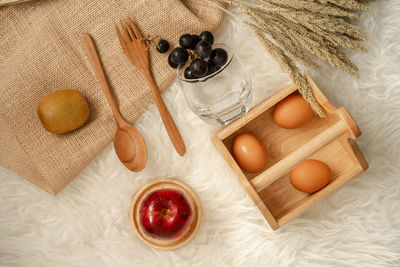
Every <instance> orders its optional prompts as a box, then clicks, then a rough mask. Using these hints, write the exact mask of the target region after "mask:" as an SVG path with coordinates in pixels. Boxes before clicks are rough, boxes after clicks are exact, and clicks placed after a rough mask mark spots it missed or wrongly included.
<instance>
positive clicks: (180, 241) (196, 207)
mask: <svg viewBox="0 0 400 267" xmlns="http://www.w3.org/2000/svg"><path fill="white" fill-rule="evenodd" d="M161 189H174V190H177V191H179V192H182V193H183V194H184V196H185V197H186V198H187V200H188V202H189V204H190V205H191V208H192V212H193V215H192V216H193V217H192V221H191V225H189V226H188V227H187V229H186V230H185V232H184V233H182V235H181V236H180V237H179V238H177V239H155V238H152V237H151V236H149V235H146V234H145V233H144V232H143V229H142V227H141V225H140V218H139V216H140V204H141V203H142V201H143V200H144V199H145V198H146V197H147V196H148V195H149V194H151V193H153V192H154V191H157V190H161ZM129 216H130V219H131V222H132V226H133V229H134V230H135V232H136V235H137V236H138V237H139V239H140V240H142V241H143V242H144V243H145V244H147V245H149V246H151V247H153V248H156V249H161V250H172V249H176V248H178V247H181V246H183V245H184V244H186V243H187V242H189V241H190V240H191V239H192V238H193V236H194V235H195V234H196V232H197V230H198V228H199V225H200V221H201V208H200V203H199V200H198V199H197V196H196V194H195V193H194V192H193V190H192V189H190V188H189V187H188V186H187V185H185V184H184V183H182V182H180V181H178V180H176V179H169V178H168V179H160V180H156V181H154V182H151V183H149V184H147V185H145V186H144V187H142V188H141V189H140V190H139V191H138V192H137V193H136V195H135V197H134V198H133V201H132V205H131V209H130V215H129Z"/></svg>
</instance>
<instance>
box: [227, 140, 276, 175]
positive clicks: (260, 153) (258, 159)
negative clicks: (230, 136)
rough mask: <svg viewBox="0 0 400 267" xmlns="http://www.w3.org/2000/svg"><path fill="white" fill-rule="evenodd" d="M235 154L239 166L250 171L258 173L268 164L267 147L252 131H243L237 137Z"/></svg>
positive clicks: (234, 145) (234, 148)
mask: <svg viewBox="0 0 400 267" xmlns="http://www.w3.org/2000/svg"><path fill="white" fill-rule="evenodd" d="M233 155H234V157H235V159H236V162H237V163H238V164H239V166H240V167H241V168H242V169H244V170H246V171H248V172H252V173H257V172H260V171H262V170H264V169H265V167H266V166H267V162H268V152H267V149H266V148H265V146H264V144H263V143H262V142H261V141H260V140H259V139H258V138H257V137H255V136H254V135H252V134H250V133H243V134H240V135H238V136H237V137H236V138H235V140H234V141H233Z"/></svg>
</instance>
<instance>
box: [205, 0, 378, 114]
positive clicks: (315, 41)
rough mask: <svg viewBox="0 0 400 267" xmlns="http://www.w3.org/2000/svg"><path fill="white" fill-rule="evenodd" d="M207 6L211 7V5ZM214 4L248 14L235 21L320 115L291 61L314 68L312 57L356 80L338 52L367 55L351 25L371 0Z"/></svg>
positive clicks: (242, 0) (233, 0)
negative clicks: (227, 5)
mask: <svg viewBox="0 0 400 267" xmlns="http://www.w3.org/2000/svg"><path fill="white" fill-rule="evenodd" d="M206 1H207V2H209V3H212V1H211V0H206ZM218 1H220V2H225V3H228V4H230V5H233V6H236V7H238V8H240V9H241V10H242V11H243V12H244V13H245V14H246V15H247V17H248V18H249V20H247V19H241V18H239V19H240V20H241V21H242V22H243V23H245V24H246V25H247V26H248V27H249V28H250V29H252V30H253V32H254V34H255V35H256V36H257V38H258V39H259V40H260V42H261V43H262V44H263V46H264V47H265V49H266V50H267V51H268V52H269V53H270V54H271V55H272V56H273V57H274V58H275V60H277V61H278V62H279V64H280V65H281V67H282V68H283V69H284V70H285V71H287V72H288V73H289V75H290V77H291V79H292V80H293V82H294V83H295V84H296V85H297V86H298V88H299V92H300V93H301V94H302V95H303V97H304V98H305V99H306V100H307V101H308V102H309V103H310V104H311V106H312V108H313V109H314V111H315V112H316V113H317V114H318V115H319V116H321V117H323V116H324V114H323V111H322V110H321V108H320V107H319V105H318V104H317V102H316V100H315V98H314V96H313V94H312V90H311V88H310V86H309V84H308V83H307V81H306V79H305V78H304V76H303V75H302V73H301V71H300V70H299V68H298V67H297V66H296V64H295V62H294V59H297V60H298V61H300V62H302V63H303V64H305V65H308V66H311V67H313V68H315V69H317V68H318V64H317V63H316V62H315V61H314V60H313V59H312V57H311V54H312V55H314V56H317V57H319V58H320V59H322V60H324V61H326V62H328V63H329V64H331V65H332V66H334V67H336V68H338V69H341V70H343V71H346V72H348V73H350V74H351V75H353V76H355V77H358V68H357V66H356V65H355V64H353V63H352V62H351V61H350V60H349V59H348V58H347V56H346V55H345V54H344V53H343V51H342V50H341V48H350V49H353V50H356V51H361V52H366V49H365V48H364V47H363V46H362V45H361V42H365V41H367V39H366V38H365V36H364V35H363V34H362V33H361V32H360V28H359V26H356V25H354V24H352V21H357V20H358V18H359V11H365V10H368V7H367V6H365V5H364V4H363V3H365V2H369V1H373V0H357V1H356V0H218ZM218 7H219V6H218ZM219 8H221V7H219ZM221 9H223V10H224V11H226V12H227V13H229V14H231V15H233V14H232V13H230V12H229V11H228V10H226V9H224V8H221ZM233 16H234V15H233ZM235 17H236V16H235Z"/></svg>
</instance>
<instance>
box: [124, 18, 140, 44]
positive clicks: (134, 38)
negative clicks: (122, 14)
mask: <svg viewBox="0 0 400 267" xmlns="http://www.w3.org/2000/svg"><path fill="white" fill-rule="evenodd" d="M125 24H126V28H127V29H128V32H129V35H130V36H131V37H132V41H134V40H136V39H137V35H135V34H134V33H133V31H132V28H131V27H130V26H129V23H128V22H127V21H125Z"/></svg>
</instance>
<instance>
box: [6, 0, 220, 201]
mask: <svg viewBox="0 0 400 267" xmlns="http://www.w3.org/2000/svg"><path fill="white" fill-rule="evenodd" d="M128 16H129V17H131V18H132V19H133V20H134V21H135V23H136V24H137V26H138V27H139V28H140V30H141V31H142V33H145V34H150V35H152V36H156V35H158V36H160V37H162V38H164V39H167V40H168V41H169V42H170V44H171V46H177V41H178V38H179V36H180V35H181V34H183V33H197V34H198V33H200V32H201V31H203V30H205V29H208V30H211V31H215V30H216V29H217V28H218V26H219V25H220V23H221V22H222V20H223V12H222V11H220V10H218V9H217V8H215V7H213V6H209V5H207V4H206V3H204V2H203V1H199V0H182V1H181V0H119V1H108V0H34V1H31V2H27V3H23V4H20V5H15V6H9V7H1V8H0V89H1V97H0V99H1V103H0V149H1V151H0V164H1V165H2V166H4V167H5V168H7V169H10V170H11V171H13V172H15V173H17V174H19V175H20V176H22V177H23V178H25V179H27V180H28V181H30V182H32V183H33V184H35V185H37V186H38V187H40V188H41V189H43V190H45V191H46V192H48V193H50V194H57V193H58V192H59V191H60V190H61V189H63V188H64V187H65V186H66V185H67V184H68V183H69V182H70V181H71V180H72V179H73V178H74V177H75V176H76V175H77V174H78V173H79V172H80V171H81V170H82V169H83V168H85V166H86V165H87V164H88V163H89V162H90V161H91V160H92V159H93V158H94V157H95V156H96V155H97V154H98V153H99V152H100V151H102V150H103V149H104V148H105V147H106V146H107V145H108V144H109V143H110V142H111V141H112V138H113V134H114V131H115V128H116V123H115V121H114V118H113V116H112V113H111V110H110V108H109V106H108V103H107V102H106V98H105V97H104V94H103V92H102V91H101V88H100V86H99V84H98V82H97V80H96V78H95V75H94V73H93V71H92V68H91V66H90V65H89V62H88V61H87V59H86V56H85V54H84V51H83V48H82V45H81V42H80V38H79V35H80V33H82V32H88V33H90V34H91V35H92V37H93V39H94V40H95V42H96V45H97V48H98V51H99V53H100V57H101V59H102V61H103V65H104V68H105V72H106V74H107V76H108V79H109V82H110V85H111V87H112V89H113V94H114V97H115V99H116V101H117V103H118V105H119V108H120V110H121V113H122V115H123V117H124V118H125V119H126V120H127V121H129V122H130V123H134V122H135V121H136V120H137V119H138V118H139V117H140V116H141V115H142V113H143V112H144V111H145V110H146V108H147V107H148V106H149V105H150V104H151V103H152V101H153V100H152V97H151V93H150V90H149V89H148V87H147V83H146V82H145V80H144V78H143V77H142V75H141V74H140V73H139V72H138V71H137V70H136V68H135V67H133V65H131V63H130V62H129V61H128V60H127V58H126V57H125V55H124V54H123V52H122V50H121V47H120V45H119V42H118V39H117V36H116V33H115V26H114V24H115V23H116V22H118V21H119V20H120V19H123V18H126V17H128ZM167 56H168V54H159V53H157V52H156V50H155V48H154V47H152V48H151V52H150V58H151V62H152V64H151V65H152V70H153V74H154V78H155V80H156V83H157V84H158V86H159V88H160V90H165V89H166V88H167V87H168V86H169V85H170V83H171V82H172V81H173V80H174V79H175V76H174V75H175V73H174V71H173V70H172V69H171V68H170V67H169V66H168V63H167ZM62 88H75V89H78V90H80V91H81V92H82V93H83V94H84V95H85V97H86V98H87V100H88V102H89V105H90V112H91V115H90V118H89V121H88V122H87V123H86V124H85V125H84V127H82V128H80V129H78V130H75V131H73V132H71V133H68V134H65V135H54V134H51V133H49V132H47V131H45V130H44V128H43V127H42V126H41V124H40V121H39V119H38V117H37V104H38V102H39V100H40V99H41V98H42V97H43V96H45V95H46V94H48V93H50V92H52V91H54V90H56V89H62Z"/></svg>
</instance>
